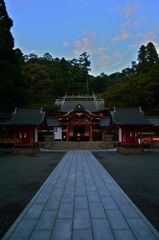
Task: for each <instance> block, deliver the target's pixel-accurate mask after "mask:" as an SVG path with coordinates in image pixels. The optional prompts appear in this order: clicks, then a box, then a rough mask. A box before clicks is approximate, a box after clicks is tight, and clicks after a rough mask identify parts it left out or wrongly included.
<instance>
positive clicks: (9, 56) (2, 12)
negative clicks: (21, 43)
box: [0, 0, 15, 63]
mask: <svg viewBox="0 0 159 240" xmlns="http://www.w3.org/2000/svg"><path fill="white" fill-rule="evenodd" d="M12 26H13V21H12V19H11V18H9V16H8V13H7V11H6V6H5V3H4V1H3V0H0V60H1V61H7V62H10V63H15V55H14V51H13V47H14V38H13V36H12V34H11V32H10V29H11V27H12Z"/></svg>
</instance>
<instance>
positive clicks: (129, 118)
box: [111, 108, 153, 125]
mask: <svg viewBox="0 0 159 240" xmlns="http://www.w3.org/2000/svg"><path fill="white" fill-rule="evenodd" d="M111 116H112V120H113V121H114V122H115V124H116V125H153V124H152V123H151V122H149V121H148V120H147V118H146V117H145V115H144V112H143V111H141V109H140V108H114V111H111Z"/></svg>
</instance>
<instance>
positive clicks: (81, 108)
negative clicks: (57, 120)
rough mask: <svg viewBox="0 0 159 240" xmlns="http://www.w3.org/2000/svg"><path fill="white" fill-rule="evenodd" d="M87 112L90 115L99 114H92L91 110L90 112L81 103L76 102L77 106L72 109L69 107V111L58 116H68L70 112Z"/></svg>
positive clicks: (95, 115)
mask: <svg viewBox="0 0 159 240" xmlns="http://www.w3.org/2000/svg"><path fill="white" fill-rule="evenodd" d="M78 112H80V113H88V114H89V115H90V116H92V117H100V115H97V114H93V113H92V112H90V111H89V110H87V109H85V108H84V107H83V105H81V104H78V105H77V106H75V107H74V109H71V110H70V111H69V112H67V113H65V114H63V115H60V116H59V117H67V116H69V115H70V114H71V113H78Z"/></svg>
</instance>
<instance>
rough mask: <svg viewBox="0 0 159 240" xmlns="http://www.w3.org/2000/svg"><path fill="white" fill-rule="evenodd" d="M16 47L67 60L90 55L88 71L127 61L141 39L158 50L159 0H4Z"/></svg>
mask: <svg viewBox="0 0 159 240" xmlns="http://www.w3.org/2000/svg"><path fill="white" fill-rule="evenodd" d="M4 1H5V3H6V8H7V12H8V14H9V17H10V18H11V19H12V20H13V22H14V25H13V27H12V30H11V31H12V35H13V37H14V39H15V48H20V49H21V51H22V52H23V54H24V55H25V54H30V53H35V54H37V55H38V56H39V57H41V56H43V55H44V53H47V52H48V53H50V54H51V55H52V57H53V58H56V57H58V58H60V59H61V58H62V57H64V58H65V59H66V60H71V59H73V58H79V55H80V54H82V53H83V52H87V54H88V55H90V61H91V72H90V74H91V75H94V76H97V75H99V74H100V73H102V72H104V73H105V74H111V73H114V72H117V71H119V72H120V71H122V69H124V68H126V67H131V61H136V60H137V55H138V51H139V48H140V47H141V45H147V43H148V42H153V44H154V45H155V47H156V49H157V52H158V53H159V10H158V9H159V0H134V1H133V0H132V1H131V0H130V1H129V0H128V1H127V0H4Z"/></svg>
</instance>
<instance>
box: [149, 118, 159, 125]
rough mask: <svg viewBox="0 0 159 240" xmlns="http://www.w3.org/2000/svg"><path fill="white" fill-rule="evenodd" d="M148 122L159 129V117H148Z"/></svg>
mask: <svg viewBox="0 0 159 240" xmlns="http://www.w3.org/2000/svg"><path fill="white" fill-rule="evenodd" d="M147 120H148V121H149V122H150V123H152V124H153V126H155V127H159V116H148V117H147Z"/></svg>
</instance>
